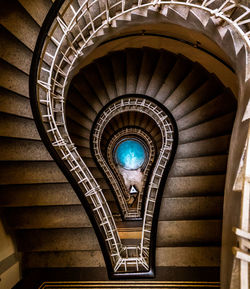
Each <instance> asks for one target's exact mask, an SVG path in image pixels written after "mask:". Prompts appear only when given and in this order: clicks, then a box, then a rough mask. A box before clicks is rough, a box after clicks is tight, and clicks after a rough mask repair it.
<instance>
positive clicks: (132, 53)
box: [125, 48, 142, 94]
mask: <svg viewBox="0 0 250 289" xmlns="http://www.w3.org/2000/svg"><path fill="white" fill-rule="evenodd" d="M125 51H126V61H127V63H126V64H127V79H126V93H127V94H130V93H135V91H136V85H137V80H138V75H139V72H140V65H141V61H142V53H141V50H138V49H133V48H128V49H126V50H125Z"/></svg>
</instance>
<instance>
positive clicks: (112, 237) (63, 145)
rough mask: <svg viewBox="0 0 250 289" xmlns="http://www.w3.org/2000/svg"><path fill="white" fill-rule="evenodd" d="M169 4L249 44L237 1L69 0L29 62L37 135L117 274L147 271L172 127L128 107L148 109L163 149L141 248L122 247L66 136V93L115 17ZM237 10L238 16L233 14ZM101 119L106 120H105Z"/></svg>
mask: <svg viewBox="0 0 250 289" xmlns="http://www.w3.org/2000/svg"><path fill="white" fill-rule="evenodd" d="M62 4H63V5H62ZM171 5H175V6H186V7H190V8H198V9H202V10H204V11H206V12H208V13H210V15H214V16H215V17H217V18H218V19H221V20H224V21H225V23H227V25H229V27H231V29H233V30H234V31H236V32H237V33H238V34H239V36H240V38H241V39H242V41H244V42H245V44H246V45H247V46H248V47H249V46H250V45H249V44H250V40H249V37H250V31H249V24H250V19H249V15H250V9H249V8H248V7H247V6H245V5H243V4H240V3H239V2H238V1H233V0H225V1H222V2H221V1H216V0H202V1H199V0H183V1H160V0H159V1H158V0H146V1H144V0H138V1H125V0H122V1H108V0H107V1H105V2H104V1H100V0H94V1H92V2H90V1H88V0H87V1H84V2H83V3H82V4H81V5H79V4H78V2H77V1H74V0H66V1H61V0H58V1H56V2H55V4H54V6H53V7H52V10H51V13H49V15H48V21H47V22H46V21H45V24H44V26H43V27H42V29H41V34H40V36H39V39H38V43H37V46H36V51H35V53H34V54H35V55H36V58H35V59H33V62H32V72H33V73H31V93H32V94H33V99H32V100H31V101H32V106H33V111H34V114H35V119H36V122H37V124H38V126H39V130H40V133H41V134H42V135H43V139H44V141H45V143H47V144H48V145H50V144H52V146H53V149H54V151H55V152H56V153H55V155H57V158H60V159H61V161H63V163H64V166H65V167H67V168H68V170H69V171H70V172H71V174H72V176H73V178H74V180H75V181H76V182H77V183H78V185H79V186H80V187H81V190H82V193H83V195H84V197H85V198H86V199H87V200H88V202H89V204H90V206H91V207H92V211H93V212H94V214H95V220H96V223H97V224H99V230H100V232H101V233H102V234H103V235H104V236H105V237H104V239H105V241H106V250H107V251H108V255H109V256H110V258H111V263H112V266H113V269H114V271H118V270H119V269H120V270H121V271H122V272H126V271H127V265H128V264H127V263H129V262H130V263H131V262H132V263H133V264H134V265H135V268H136V270H137V271H139V270H140V268H139V265H138V264H140V265H141V266H142V267H143V268H144V269H143V270H148V269H149V265H148V256H149V255H148V252H149V249H150V232H151V226H152V213H153V211H154V208H155V200H156V197H157V191H158V187H159V184H160V179H161V177H162V174H163V171H164V167H165V165H166V163H167V161H168V158H169V152H170V149H171V144H169V140H170V139H171V138H172V131H173V127H172V124H171V123H169V121H168V118H167V117H165V116H163V114H162V112H160V111H159V110H158V108H156V106H154V105H152V104H150V103H149V102H147V101H146V102H145V103H144V104H142V101H141V100H139V101H138V100H136V101H137V102H134V103H133V105H134V106H135V107H138V108H139V107H140V109H142V110H143V109H144V108H147V109H148V111H150V113H151V114H152V115H154V116H155V117H156V118H157V119H158V120H157V122H158V124H159V126H160V127H161V129H162V135H163V146H162V149H161V152H160V156H159V158H158V161H157V164H156V169H155V170H154V172H153V177H152V179H151V182H150V185H149V191H148V192H149V193H148V196H147V200H146V207H145V214H144V222H143V237H142V241H141V246H140V247H139V248H132V249H131V248H128V247H123V246H122V244H121V240H120V238H119V235H118V232H117V228H116V224H115V221H114V219H113V216H112V213H111V211H110V209H109V206H108V204H107V202H106V200H105V197H104V195H103V193H102V191H101V189H100V187H99V185H98V184H97V182H96V180H95V179H94V177H93V176H92V174H91V173H90V171H89V169H88V168H87V166H86V164H85V163H84V162H83V161H82V159H81V157H80V155H79V154H78V152H77V150H76V147H75V146H74V144H73V143H72V141H71V139H70V137H69V135H68V131H67V128H66V123H65V113H64V101H65V97H66V95H65V92H66V90H67V85H68V80H69V77H70V73H71V72H72V71H73V69H74V68H75V65H76V62H77V59H78V58H79V57H82V56H84V54H85V49H86V48H87V47H88V46H90V45H92V44H93V41H94V40H95V38H96V37H98V36H100V35H102V33H103V29H104V28H105V27H107V26H112V25H114V23H115V21H116V20H117V19H119V18H120V17H122V16H124V15H130V14H131V13H132V12H133V11H135V10H143V9H144V10H145V11H147V9H157V10H158V11H159V12H160V11H161V9H162V8H164V7H171ZM236 9H237V11H238V12H237V13H236V14H234V12H235V11H236ZM234 15H236V16H234ZM49 17H50V18H51V17H53V18H54V21H53V20H51V21H49ZM50 24H51V25H50ZM115 105H118V106H120V107H119V108H121V107H122V106H121V102H118V103H116V104H114V107H115ZM127 105H128V107H130V106H131V107H132V106H133V105H132V104H131V105H130V104H129V103H127ZM115 109H117V107H115ZM156 111H158V114H157V113H156ZM103 121H104V122H105V119H104V120H103ZM169 134H171V136H169ZM49 143H50V144H49ZM129 250H130V251H131V250H134V251H135V252H136V253H135V254H137V255H136V256H139V257H136V258H134V257H130V256H129V252H128V251H129ZM133 254H134V253H133ZM123 256H125V257H123ZM121 268H122V269H121Z"/></svg>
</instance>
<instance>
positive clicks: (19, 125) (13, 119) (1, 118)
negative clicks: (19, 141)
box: [0, 113, 40, 140]
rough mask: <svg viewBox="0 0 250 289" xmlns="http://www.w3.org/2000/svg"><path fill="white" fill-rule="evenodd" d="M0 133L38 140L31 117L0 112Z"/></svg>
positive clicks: (6, 135)
mask: <svg viewBox="0 0 250 289" xmlns="http://www.w3.org/2000/svg"><path fill="white" fill-rule="evenodd" d="M0 135H1V136H5V137H12V138H23V139H33V140H40V136H39V134H38V131H37V128H36V125H35V122H34V121H33V120H32V119H28V118H24V117H18V116H13V115H9V114H3V113H1V114H0Z"/></svg>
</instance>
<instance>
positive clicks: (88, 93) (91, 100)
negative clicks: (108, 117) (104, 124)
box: [71, 73, 102, 113]
mask: <svg viewBox="0 0 250 289" xmlns="http://www.w3.org/2000/svg"><path fill="white" fill-rule="evenodd" d="M71 85H74V87H75V88H76V89H77V90H78V91H79V92H80V93H81V95H83V96H84V101H85V102H87V103H88V106H90V107H92V109H93V110H94V111H95V112H96V113H98V112H99V111H100V110H101V109H102V104H101V103H100V101H99V99H98V97H97V96H96V95H95V94H94V92H93V90H92V88H91V87H90V85H89V84H88V83H87V80H86V79H85V77H84V75H83V74H82V73H79V74H77V75H76V76H75V77H74V78H73V80H72V84H71ZM85 109H86V108H85Z"/></svg>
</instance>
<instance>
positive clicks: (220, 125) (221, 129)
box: [179, 112, 235, 144]
mask: <svg viewBox="0 0 250 289" xmlns="http://www.w3.org/2000/svg"><path fill="white" fill-rule="evenodd" d="M234 117H235V113H234V112H232V113H228V114H226V115H223V116H220V117H217V118H215V119H213V120H210V121H206V122H204V123H201V124H198V125H196V126H194V127H191V128H188V129H185V130H182V131H179V144H184V143H190V142H195V141H198V140H204V139H206V138H211V137H216V136H220V135H225V134H229V133H231V130H232V125H233V122H234Z"/></svg>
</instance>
